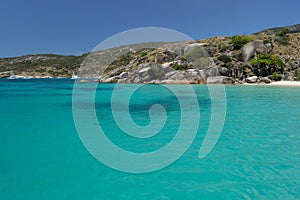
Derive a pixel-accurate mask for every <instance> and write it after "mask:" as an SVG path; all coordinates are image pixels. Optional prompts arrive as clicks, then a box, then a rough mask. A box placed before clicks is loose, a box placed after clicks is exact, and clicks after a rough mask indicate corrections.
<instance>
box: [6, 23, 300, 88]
mask: <svg viewBox="0 0 300 200" xmlns="http://www.w3.org/2000/svg"><path fill="white" fill-rule="evenodd" d="M80 66H81V68H79V67H80ZM8 71H13V72H14V73H15V74H20V75H22V74H24V73H26V74H28V75H29V76H35V77H40V76H52V77H58V76H59V77H71V74H72V71H76V72H77V73H78V74H79V75H80V76H82V77H98V76H100V75H101V76H102V77H103V81H104V82H120V83H172V82H177V83H180V82H182V81H185V80H188V82H190V83H204V82H207V83H241V82H245V81H246V82H266V83H268V82H271V81H277V80H300V24H298V25H294V26H287V27H280V28H272V29H267V30H263V31H260V32H258V33H255V34H252V35H236V36H232V37H214V38H208V39H203V40H197V41H184V42H177V43H145V44H135V45H129V46H122V47H116V48H112V49H108V50H105V51H98V52H93V53H89V54H85V55H82V56H61V55H49V54H46V55H45V54H41V55H27V56H22V57H16V58H2V59H0V73H1V72H2V76H3V75H6V76H7V74H8Z"/></svg>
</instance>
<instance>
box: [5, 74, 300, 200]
mask: <svg viewBox="0 0 300 200" xmlns="http://www.w3.org/2000/svg"><path fill="white" fill-rule="evenodd" d="M78 84H79V83H75V82H74V80H68V79H28V80H25V79H24V80H6V79H1V80H0V199H1V200H8V199H10V200H11V199H14V200H18V199H28V200H33V199H43V200H47V199H70V200H71V199H80V200H81V199H88V200H89V199H95V200H105V199H122V200H126V199H138V200H139V199H145V200H148V199H151V200H155V199H174V200H177V199H178V200H183V199H188V200H189V199H195V200H200V199H213V200H215V199H230V200H233V199H268V200H269V199H285V200H287V199H299V198H300V88H299V87H280V86H245V85H240V86H230V85H226V86H224V91H225V93H226V96H223V97H219V99H218V98H217V97H214V98H215V99H214V100H212V98H211V97H212V96H211V93H210V92H211V91H210V90H209V88H208V87H207V86H205V85H173V86H172V88H173V90H170V88H168V87H166V86H164V85H135V86H136V87H135V86H134V89H135V91H134V92H133V93H132V94H130V96H129V97H130V98H129V100H128V98H127V99H126V98H125V97H124V96H122V95H121V96H118V94H116V95H115V97H114V98H115V99H116V103H115V104H112V103H111V102H110V101H111V99H112V96H113V93H114V92H116V91H119V92H120V93H119V94H124V93H126V91H129V90H130V88H132V87H133V86H132V85H126V84H123V85H118V86H116V85H115V84H96V86H95V83H82V85H84V87H81V86H80V85H79V86H80V87H79V89H81V90H82V92H80V90H77V92H74V87H75V85H77V86H76V87H77V88H78ZM136 88H137V89H136ZM190 89H192V92H191V90H190ZM78 91H79V92H78ZM174 91H175V92H174ZM187 91H188V92H187ZM88 93H92V94H88ZM85 95H90V97H91V98H89V100H88V99H85V98H84V96H85ZM125 96H126V95H125ZM127 96H128V95H127ZM79 97H80V98H79ZM78 98H79V100H78ZM216 98H217V99H216ZM221 98H222V99H221ZM76 99H77V100H78V101H77V104H75V107H76V106H77V107H76V109H79V110H81V111H83V112H84V111H86V110H89V109H91V108H92V111H93V112H91V115H93V116H96V118H95V119H96V121H93V120H89V118H88V117H87V118H86V116H85V115H82V116H80V115H77V114H78V112H77V114H76V111H75V112H74V108H75V107H74V100H76ZM181 100H182V101H183V103H182V102H181ZM213 101H215V102H217V103H216V104H213ZM218 101H222V102H225V104H222V105H223V111H225V118H224V119H223V118H220V119H217V120H216V121H217V122H220V123H216V124H217V125H218V126H222V127H221V129H220V132H219V135H217V134H215V136H216V137H213V138H214V140H215V145H214V147H213V148H212V149H211V151H210V152H208V154H207V155H206V156H205V157H203V158H199V150H200V149H201V147H202V146H203V141H204V140H205V138H206V137H207V134H208V130H209V128H210V126H215V124H212V123H211V122H212V120H213V119H212V118H214V116H215V115H214V113H213V112H214V108H213V106H212V105H214V106H217V107H218V106H220V105H219V104H218ZM91 103H94V104H93V105H91ZM195 104H197V106H196V105H195ZM153 105H154V107H153ZM155 105H156V107H155ZM157 105H158V106H157ZM224 105H225V106H224ZM155 108H157V109H155ZM113 109H116V112H115V113H114V112H113ZM127 112H129V115H127V114H128V113H127ZM189 112H190V113H189ZM86 113H89V112H84V114H86ZM195 113H196V114H195ZM118 114H120V115H122V114H124V116H123V115H122V116H123V117H122V118H121V119H120V118H118V116H119V115H118ZM198 114H199V115H198ZM116 115H118V116H116ZM75 118H77V120H78V119H79V120H81V119H82V120H83V121H81V122H78V121H76V120H75ZM117 118H118V119H117ZM156 119H158V120H156ZM187 119H188V120H187ZM84 120H86V121H84ZM118 120H119V122H118ZM220 120H221V121H220ZM152 121H153V122H155V123H162V127H160V126H155V124H154V127H152V128H151V127H150V126H151V122H152ZM181 121H184V123H181ZM132 122H133V124H134V125H135V126H136V127H138V128H140V129H137V130H146V131H145V132H144V133H143V134H145V135H143V134H142V135H135V136H134V135H131V132H130V130H133V129H129V130H123V129H122V128H121V127H120V126H121V125H122V124H123V125H124V124H130V123H132ZM149 124H150V125H149ZM94 126H95V127H96V126H98V127H101V131H102V132H101V133H99V132H97V131H95V133H96V132H97V134H98V135H97V134H96V135H94V136H95V138H94V139H91V138H87V139H84V138H85V136H86V135H85V134H89V133H88V130H91V132H93V129H89V128H90V127H94ZM181 126H184V127H185V128H183V129H181V133H180V134H183V135H184V137H176V135H177V133H178V130H179V129H180V127H181ZM157 127H158V128H157ZM143 128H144V129H143ZM147 128H150V129H149V131H148V132H147ZM159 128H160V129H159ZM214 128H215V127H212V130H214ZM154 129H155V130H156V129H158V133H157V134H155V133H151V131H152V130H154ZM85 130H86V132H84V131H85ZM95 130H96V129H95ZM97 130H98V129H97ZM99 130H100V129H99ZM215 131H217V130H215ZM133 132H134V130H133ZM102 133H103V134H104V136H105V137H103V138H105V139H107V140H109V141H110V142H111V143H109V144H110V145H111V146H109V145H106V146H105V145H104V144H103V145H102V146H101V144H102V143H101V141H100V140H101V139H99V138H98V140H97V136H100V134H102ZM91 134H93V133H91ZM147 134H148V135H147ZM174 138H175V139H174ZM89 139H90V140H89ZM187 139H188V140H189V141H186V140H187ZM175 140H176V141H175ZM94 141H100V143H96V142H94ZM93 142H94V143H93ZM174 142H176V143H177V146H176V149H177V150H178V151H180V152H181V153H179V154H177V153H176V150H174V157H172V156H173V154H169V155H171V157H170V156H169V155H165V154H164V152H163V151H160V149H163V148H164V147H165V146H167V145H169V144H172V143H174ZM91 143H92V144H91ZM90 144H91V145H90ZM97 144H100V146H97ZM180 144H184V145H185V146H184V145H183V146H181V145H180ZM93 145H94V146H93ZM111 147H114V148H115V149H118V151H116V152H120V154H119V156H118V155H117V154H118V153H114V150H111V149H110V148H111ZM97 150H98V151H99V152H97ZM95 151H96V152H95ZM128 152H129V153H130V152H131V154H129V155H130V156H132V157H130V156H129V157H128V158H127V157H126V158H124V157H123V155H125V154H126V153H128ZM149 152H156V153H158V154H155V155H154V154H147V153H149ZM160 153H161V154H160ZM126 155H127V154H126ZM101 156H102V157H103V158H105V159H107V160H101V159H102V157H101ZM134 156H137V157H134ZM141 156H144V157H143V159H145V160H147V159H150V161H151V162H150V163H149V164H147V163H146V164H147V165H146V164H145V163H139V162H140V161H141V160H142V161H143V159H140V158H141ZM151 156H158V157H151ZM176 156H177V157H176ZM135 158H137V159H135ZM151 159H152V160H151ZM160 164H162V166H160ZM156 166H160V167H156ZM143 169H145V170H144V171H143Z"/></svg>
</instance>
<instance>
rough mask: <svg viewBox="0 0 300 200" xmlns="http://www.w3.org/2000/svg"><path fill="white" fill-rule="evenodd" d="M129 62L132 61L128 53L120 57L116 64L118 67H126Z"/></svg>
mask: <svg viewBox="0 0 300 200" xmlns="http://www.w3.org/2000/svg"><path fill="white" fill-rule="evenodd" d="M131 60H132V55H131V53H130V52H128V53H125V54H123V55H121V57H120V59H119V62H118V64H119V66H124V65H128V64H129V63H130V61H131Z"/></svg>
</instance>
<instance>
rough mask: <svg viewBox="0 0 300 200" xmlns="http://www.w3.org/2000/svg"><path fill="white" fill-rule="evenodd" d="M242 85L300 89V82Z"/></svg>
mask: <svg viewBox="0 0 300 200" xmlns="http://www.w3.org/2000/svg"><path fill="white" fill-rule="evenodd" d="M241 85H247V86H248V85H250V86H284V87H300V81H275V82H271V83H244V84H241Z"/></svg>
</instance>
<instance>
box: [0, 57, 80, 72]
mask: <svg viewBox="0 0 300 200" xmlns="http://www.w3.org/2000/svg"><path fill="white" fill-rule="evenodd" d="M85 57H86V55H82V56H62V55H55V54H40V55H27V56H22V57H18V58H4V59H0V71H13V72H14V73H15V74H22V73H23V72H28V73H34V72H37V73H46V72H47V73H48V74H50V75H52V76H54V77H55V76H56V75H60V76H71V73H72V71H76V69H78V68H79V67H80V64H81V63H82V62H83V60H84V59H85ZM50 69H51V70H50ZM55 71H56V72H57V73H54V72H55Z"/></svg>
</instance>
